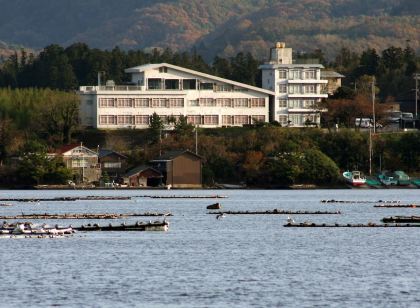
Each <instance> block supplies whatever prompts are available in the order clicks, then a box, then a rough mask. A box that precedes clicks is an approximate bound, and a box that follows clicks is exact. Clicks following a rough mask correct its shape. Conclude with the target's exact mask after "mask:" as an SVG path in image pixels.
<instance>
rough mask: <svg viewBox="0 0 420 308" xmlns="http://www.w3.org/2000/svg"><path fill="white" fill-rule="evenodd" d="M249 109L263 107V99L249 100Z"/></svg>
mask: <svg viewBox="0 0 420 308" xmlns="http://www.w3.org/2000/svg"><path fill="white" fill-rule="evenodd" d="M251 107H254V108H258V107H265V99H264V98H251Z"/></svg>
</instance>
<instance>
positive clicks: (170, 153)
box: [152, 150, 201, 162]
mask: <svg viewBox="0 0 420 308" xmlns="http://www.w3.org/2000/svg"><path fill="white" fill-rule="evenodd" d="M184 153H188V154H191V155H194V156H197V157H198V158H200V159H201V156H199V155H197V154H195V153H194V152H191V151H190V150H173V151H167V152H165V153H163V154H162V155H161V156H159V157H158V158H156V159H153V160H152V161H153V162H156V161H168V160H173V159H174V158H176V157H178V156H180V155H182V154H184Z"/></svg>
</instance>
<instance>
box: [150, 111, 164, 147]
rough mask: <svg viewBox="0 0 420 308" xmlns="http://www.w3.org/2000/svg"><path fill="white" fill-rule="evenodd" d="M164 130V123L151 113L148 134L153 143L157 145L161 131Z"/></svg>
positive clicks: (154, 113)
mask: <svg viewBox="0 0 420 308" xmlns="http://www.w3.org/2000/svg"><path fill="white" fill-rule="evenodd" d="M163 128H164V123H163V121H162V119H161V118H160V116H159V115H158V114H157V113H156V112H153V114H152V116H151V117H150V124H149V132H150V137H151V140H152V142H153V143H157V142H158V141H159V140H160V139H161V137H162V130H163Z"/></svg>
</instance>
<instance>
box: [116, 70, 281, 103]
mask: <svg viewBox="0 0 420 308" xmlns="http://www.w3.org/2000/svg"><path fill="white" fill-rule="evenodd" d="M160 67H168V68H171V69H173V70H177V71H181V72H184V73H188V74H191V75H195V76H198V77H202V78H208V79H212V80H216V81H220V82H224V83H228V84H231V85H235V86H237V87H240V88H245V89H249V90H253V91H256V92H261V93H264V94H270V95H274V94H275V93H274V92H273V91H270V90H266V89H262V88H258V87H254V86H250V85H248V84H245V83H241V82H237V81H233V80H229V79H225V78H221V77H217V76H213V75H209V74H206V73H202V72H198V71H194V70H191V69H188V68H184V67H181V66H177V65H173V64H169V63H157V64H145V65H139V66H135V67H130V68H127V69H125V70H124V71H125V72H126V73H140V72H144V71H148V70H151V69H157V68H160Z"/></svg>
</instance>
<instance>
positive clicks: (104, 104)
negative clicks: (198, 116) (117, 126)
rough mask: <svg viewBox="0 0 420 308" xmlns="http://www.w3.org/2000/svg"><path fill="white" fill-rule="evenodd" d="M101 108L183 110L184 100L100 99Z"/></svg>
mask: <svg viewBox="0 0 420 308" xmlns="http://www.w3.org/2000/svg"><path fill="white" fill-rule="evenodd" d="M99 107H100V108H115V107H119V108H132V107H134V108H147V107H152V108H155V107H161V108H182V107H184V99H183V98H100V99H99Z"/></svg>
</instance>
